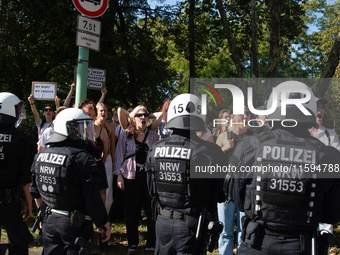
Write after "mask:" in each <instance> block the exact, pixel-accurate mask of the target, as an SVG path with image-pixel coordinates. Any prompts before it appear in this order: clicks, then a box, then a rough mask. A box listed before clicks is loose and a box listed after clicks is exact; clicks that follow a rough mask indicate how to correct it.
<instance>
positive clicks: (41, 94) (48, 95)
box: [32, 81, 57, 101]
mask: <svg viewBox="0 0 340 255" xmlns="http://www.w3.org/2000/svg"><path fill="white" fill-rule="evenodd" d="M56 88H57V83H55V82H41V81H33V82H32V94H33V97H34V99H35V100H53V101H54V98H55V96H56V95H57V91H56Z"/></svg>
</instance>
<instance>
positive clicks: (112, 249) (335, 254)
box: [1, 216, 340, 255]
mask: <svg viewBox="0 0 340 255" xmlns="http://www.w3.org/2000/svg"><path fill="white" fill-rule="evenodd" d="M33 223H34V216H31V217H30V218H29V219H28V220H27V225H28V226H29V229H31V227H32V225H33ZM235 230H236V228H235ZM38 232H39V231H38V230H37V231H36V232H35V233H32V234H33V237H34V238H36V237H37V236H38ZM111 233H112V234H111V238H110V240H109V241H108V244H109V251H108V252H107V253H105V254H114V255H126V254H127V249H128V242H127V236H126V227H125V222H124V221H118V222H115V223H114V224H113V225H112V227H111ZM139 233H140V235H139V246H138V249H137V251H136V252H135V253H134V254H136V255H152V254H153V252H152V251H149V252H146V251H145V245H146V236H147V227H146V218H143V220H142V221H141V224H140V225H139ZM7 242H8V240H7V233H6V231H5V230H4V229H1V243H2V244H3V243H7ZM41 250H42V246H38V245H36V244H35V243H34V242H31V243H30V254H40V253H41ZM235 251H236V249H235V250H234V252H235ZM92 254H94V255H102V254H104V253H103V252H102V251H100V249H99V246H98V233H97V231H96V229H95V233H94V245H93V248H92ZM207 254H208V255H218V254H219V253H218V249H216V250H214V251H213V252H212V253H210V252H208V253H207ZM330 254H331V255H340V225H334V244H333V245H332V247H331V252H330Z"/></svg>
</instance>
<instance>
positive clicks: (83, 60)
mask: <svg viewBox="0 0 340 255" xmlns="http://www.w3.org/2000/svg"><path fill="white" fill-rule="evenodd" d="M89 52H90V50H89V49H87V48H83V47H79V50H78V67H77V85H76V104H75V107H76V108H78V106H79V103H80V102H81V101H82V100H84V99H86V97H87V75H88V68H89Z"/></svg>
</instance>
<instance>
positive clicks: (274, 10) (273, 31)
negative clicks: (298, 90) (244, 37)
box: [265, 0, 280, 98]
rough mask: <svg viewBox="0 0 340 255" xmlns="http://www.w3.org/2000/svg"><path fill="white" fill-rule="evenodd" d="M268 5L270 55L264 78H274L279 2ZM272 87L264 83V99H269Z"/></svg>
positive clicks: (276, 0)
mask: <svg viewBox="0 0 340 255" xmlns="http://www.w3.org/2000/svg"><path fill="white" fill-rule="evenodd" d="M269 5H270V15H271V26H270V53H269V60H268V65H267V70H266V75H265V77H266V78H275V75H276V69H277V66H278V63H279V57H280V0H271V1H269ZM272 85H273V84H269V83H266V88H265V91H266V98H269V95H270V93H271V90H272Z"/></svg>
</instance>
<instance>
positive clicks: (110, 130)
mask: <svg viewBox="0 0 340 255" xmlns="http://www.w3.org/2000/svg"><path fill="white" fill-rule="evenodd" d="M97 109H98V117H97V119H96V121H95V124H96V125H97V126H99V127H101V128H102V127H103V128H105V130H106V132H107V134H108V137H109V141H108V151H109V152H108V156H107V158H106V161H105V170H106V177H107V181H108V185H109V187H108V188H107V189H106V200H105V207H106V210H107V213H109V212H110V208H111V205H112V203H113V190H112V188H113V187H112V181H113V174H112V173H113V164H112V163H113V162H114V161H115V152H116V137H115V126H114V124H112V123H109V122H107V121H106V119H107V115H108V110H107V106H106V105H104V104H103V103H99V104H97Z"/></svg>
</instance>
